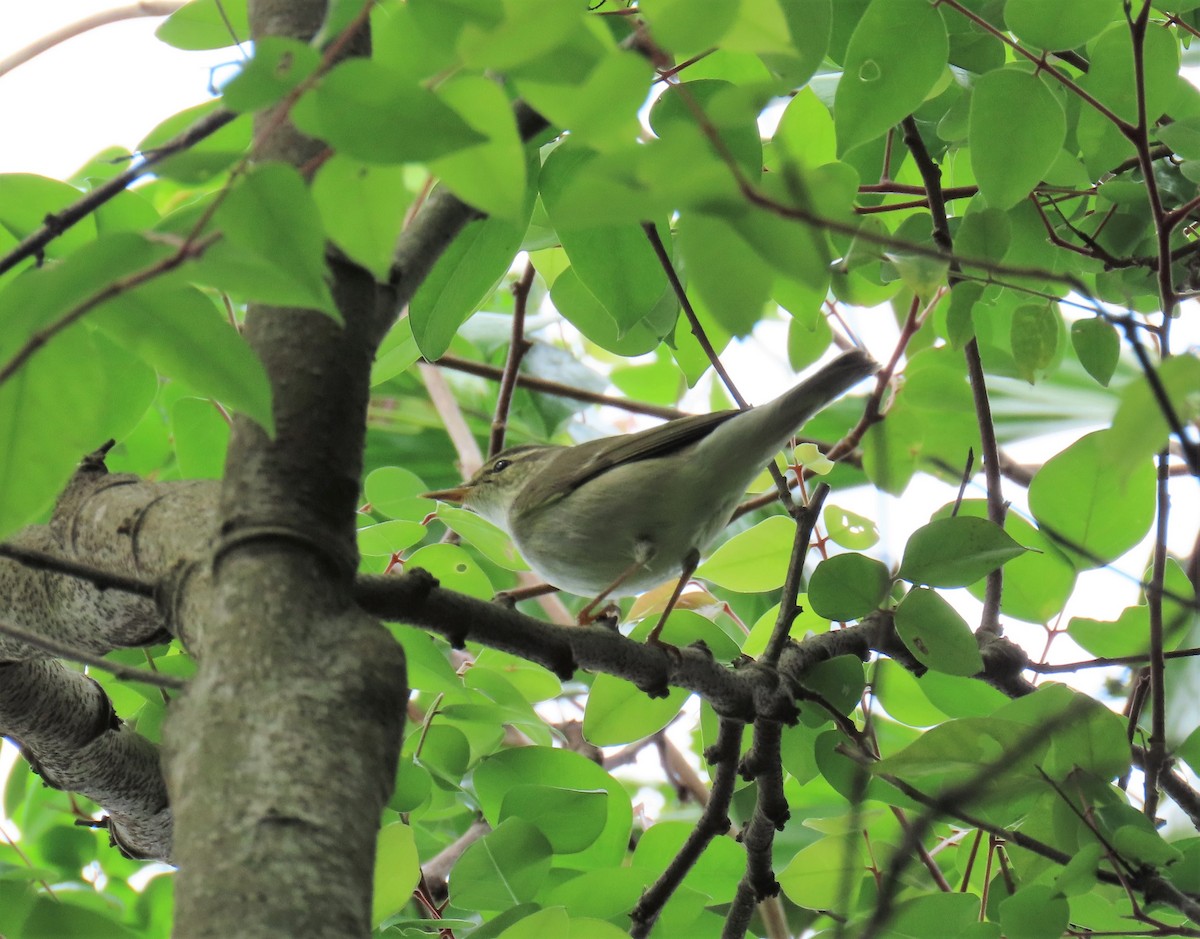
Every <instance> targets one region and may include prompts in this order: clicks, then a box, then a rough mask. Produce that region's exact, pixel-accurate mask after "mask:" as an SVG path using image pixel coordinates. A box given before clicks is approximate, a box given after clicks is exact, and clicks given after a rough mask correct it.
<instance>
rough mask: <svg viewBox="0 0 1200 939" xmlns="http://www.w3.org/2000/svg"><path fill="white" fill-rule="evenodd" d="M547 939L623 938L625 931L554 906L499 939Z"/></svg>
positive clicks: (541, 911) (503, 933) (528, 917)
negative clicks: (553, 938)
mask: <svg viewBox="0 0 1200 939" xmlns="http://www.w3.org/2000/svg"><path fill="white" fill-rule="evenodd" d="M570 908H571V909H574V907H570ZM489 925H490V924H489ZM546 936H564V937H565V936H570V939H624V936H625V932H624V930H621V929H618V928H617V927H616V926H614V925H613V924H612V923H609V922H605V921H604V920H600V919H587V918H581V917H578V916H572V915H571V914H569V913H568V912H567V910H566V909H564V908H563V907H560V906H555V907H551V908H550V909H543V910H538V911H537V912H536V913H532V914H531V915H529V916H526V917H525V918H524V919H522V920H521V921H520V922H518V923H514V924H513V925H512V926H509V927H508V928H507V929H505V930H504V932H502V933H500V934H499V935H498V936H497V937H496V939H545V937H546Z"/></svg>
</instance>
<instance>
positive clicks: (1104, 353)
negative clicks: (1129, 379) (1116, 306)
mask: <svg viewBox="0 0 1200 939" xmlns="http://www.w3.org/2000/svg"><path fill="white" fill-rule="evenodd" d="M1071 345H1073V346H1074V347H1075V355H1077V356H1078V357H1079V362H1080V364H1081V365H1083V367H1084V368H1085V369H1087V373H1088V374H1089V375H1091V376H1092V378H1094V379H1096V381H1098V382H1099V383H1100V384H1101V385H1103V386H1104V387H1105V388H1107V387H1108V383H1109V381H1110V380H1111V379H1112V376H1113V372H1115V371H1116V369H1117V360H1118V359H1119V358H1120V355H1121V340H1120V338H1119V337H1118V336H1117V328H1116V327H1115V326H1114V325H1113V324H1112V323H1110V322H1109V321H1108V320H1106V319H1104V317H1102V316H1094V317H1092V318H1091V319H1086V320H1076V321H1075V322H1074V323H1072V324H1071Z"/></svg>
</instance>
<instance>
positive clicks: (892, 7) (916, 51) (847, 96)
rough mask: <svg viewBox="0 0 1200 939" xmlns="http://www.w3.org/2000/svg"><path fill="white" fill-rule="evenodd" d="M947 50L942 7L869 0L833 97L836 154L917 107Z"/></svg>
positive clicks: (916, 0)
mask: <svg viewBox="0 0 1200 939" xmlns="http://www.w3.org/2000/svg"><path fill="white" fill-rule="evenodd" d="M949 52H950V43H949V40H948V39H947V38H946V24H945V23H944V22H943V21H942V14H941V11H940V10H939V9H938V8H937V7H936V6H934V5H933V4H931V3H929V2H928V0H872V2H871V5H870V6H868V7H867V9H866V12H865V13H864V14H863V16H862V18H861V19H860V20H859V21H858V25H857V26H856V27H855V29H854V34H853V36H851V38H850V45H849V47H848V48H847V50H846V59H845V65H844V71H843V73H842V78H841V81H839V82H838V86H837V94H836V96H835V98H834V105H833V119H834V124H835V125H836V127H837V135H838V154H839V155H840V154H844V153H846V152H847V151H849V150H850V149H852V148H853V147H855V146H857V145H858V144H860V143H865V142H866V141H868V140H872V139H874V138H875V137H878V136H880V135H881V134H883V133H885V132H886V131H887V130H888V128H890V127H891V126H892V125H894V124H896V123H898V122H899V121H900V120H901V119H903V118H904V117H907V116H908V115H909V114H911V113H912V112H913V111H915V110H916V108H917V106H918V105H919V104H920V103H921V102H922V101H923V100H925V96H926V95H927V94H928V93H929V92H930V90H931V89H932V88H933V86H934V84H935V83H936V82H937V80H938V79H939V78H940V77H941V76H942V72H943V71H944V70H945V68H946V58H947V56H948V55H949Z"/></svg>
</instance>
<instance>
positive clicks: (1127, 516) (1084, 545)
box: [1029, 431, 1154, 570]
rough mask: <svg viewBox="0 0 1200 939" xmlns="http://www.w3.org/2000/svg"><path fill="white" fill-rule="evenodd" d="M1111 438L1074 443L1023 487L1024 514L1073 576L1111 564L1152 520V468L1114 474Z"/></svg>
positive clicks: (1145, 465) (1143, 465)
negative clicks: (1030, 517) (1065, 560)
mask: <svg viewBox="0 0 1200 939" xmlns="http://www.w3.org/2000/svg"><path fill="white" fill-rule="evenodd" d="M1111 433H1112V431H1097V432H1095V433H1091V434H1088V435H1086V436H1084V437H1081V438H1079V440H1077V441H1075V442H1074V443H1073V444H1071V445H1070V446H1069V447H1067V449H1065V450H1063V451H1062V452H1061V453H1059V454H1058V455H1057V456H1054V457H1051V458H1050V460H1048V461H1047V462H1046V463H1045V464H1043V466H1042V468H1041V469H1040V470H1038V472H1037V474H1036V475H1035V476H1034V477H1033V481H1032V482H1031V483H1030V484H1029V510H1030V511H1031V512H1032V513H1033V515H1034V517H1035V518H1036V519H1037V521H1038V524H1039V526H1041V528H1042V530H1043V531H1044V532H1045V533H1046V535H1047V537H1049V538H1050V539H1051V540H1052V541H1054V543H1055V544H1057V545H1058V547H1059V548H1060V549H1061V550H1062V552H1063V553H1064V554H1066V555H1067V557H1068V558H1069V559H1070V561H1071V563H1072V564H1074V565H1075V567H1076V569H1078V570H1089V569H1090V568H1093V567H1099V566H1101V565H1103V564H1107V563H1108V562H1109V561H1113V560H1116V559H1117V558H1118V557H1120V556H1121V555H1122V554H1124V553H1125V552H1126V551H1128V550H1129V549H1130V548H1132V547H1133V546H1134V545H1136V544H1137V543H1138V542H1139V541H1141V540H1142V537H1143V536H1144V535H1145V534H1146V532H1147V531H1149V529H1150V523H1151V521H1153V519H1154V466H1153V464H1152V463H1151V462H1150V461H1149V460H1143V461H1141V462H1140V463H1139V464H1138V465H1137V466H1136V467H1135V468H1134V469H1133V470H1132V471H1131V472H1129V473H1127V474H1125V475H1121V474H1118V473H1114V472H1113V468H1112V466H1111V465H1110V457H1109V454H1110V452H1111V451H1110V445H1111V443H1112V442H1113V441H1112V438H1111V436H1110V435H1111Z"/></svg>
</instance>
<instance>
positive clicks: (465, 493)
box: [424, 349, 879, 641]
mask: <svg viewBox="0 0 1200 939" xmlns="http://www.w3.org/2000/svg"><path fill="white" fill-rule="evenodd" d="M878 368H879V366H878V364H877V363H876V362H875V361H874V360H873V359H871V357H870V356H869V355H867V354H866V353H865V352H863V351H861V350H857V349H856V350H851V351H850V352H846V353H844V354H842V355H840V356H839V357H838V358H836V359H834V360H833V361H831V362H829V363H828V364H827V365H824V366H823V367H822V368H820V369H819V370H818V371H816V372H815V373H814V374H813V375H811V376H810V377H809V378H806V379H805V380H804V381H802V382H800V383H799V384H797V385H795V386H794V387H793V388H791V389H790V390H788V391H785V392H784V393H783V394H781V395H780V396H779V397H777V398H775V399H774V400H772V401H768V402H767V403H766V404H762V405H759V406H757V407H751V408H746V409H743V410H728V411H718V412H714V413H711V414H697V415H691V416H688V417H681V418H677V419H675V420H671V421H667V422H666V423H664V424H661V425H659V426H657V427H651V428H649V429H647V430H641V431H637V432H635V433H630V434H621V435H619V436H614V437H603V438H600V439H597V440H589V441H587V442H585V443H579V444H574V445H565V446H563V445H549V444H525V445H520V446H515V447H509V448H508V449H505V450H503V451H501V452H500V453H497V454H496V455H495V456H493V457H491V458H490V459H489V460H488V461H487V462H486V463H484V465H483V466H482V467H481V468H480V469H479V471H478V472H477V473H475V475H474V476H472V477H471V478H470V479H469V480H467V481H466V482H464V483H462V484H460V485H458V486H455V487H452V488H449V489H441V490H436V491H433V492H427V493H424V496H425V497H426V498H431V499H438V500H442V501H447V502H453V503H459V504H462V505H464V506H465V507H466V508H468V509H471V510H473V511H474V512H476V513H477V514H479V515H481V516H483V517H484V518H485V519H487V520H488V521H490V522H492V523H493V524H495V525H496V526H498V527H499V528H501V529H502V530H504V531H505V532H506V533H507V534H508V535H509V536H510V537H511V538H512V540H513V542H514V543H515V544H516V546H517V549H518V550H519V551H520V552H521V555H522V556H523V557H524V558H525V560H526V561H527V562H528V564H529V566H530V568H531V569H532V570H533V572H534V573H535V574H537V575H538V576H539V577H541V578H542V579H543V580H545V581H546V582H547V583H549V584H551V585H552V586H554V587H557V588H559V589H561V590H565V591H567V592H569V593H572V594H575V595H577V596H582V597H594V598H595V599H594V600H592V602H591V603H589V604H588V605H587V606H586V607H584V610H583V611H581V613H580V622H587V621H588V620H587V616H588V615H590V612H591V610H593V609H594V608H595V607H596V606H597V605H598V604H599V603H600V602H602V601H603V600H604V599H606V598H610V597H622V596H631V595H634V594H638V593H642V592H644V591H645V590H648V589H650V588H651V587H654V586H657V585H658V584H661V583H663V582H665V581H666V580H668V579H669V578H672V577H677V578H679V580H678V582H677V586H676V590H675V595H674V597H673V598H672V600H671V601H669V602H668V605H667V610H666V612H664V614H663V615H662V617H661V618H660V620H659V623H658V625H657V626H656V627H655V629H654V630H653V631H652V633H651V639H652V640H654V641H657V637H658V633H659V631H660V630H661V627H662V625H663V623H664V622H665V619H666V613H669V611H670V609H671V607H672V606H673V605H674V601H675V600H677V599H678V596H679V593H680V592H681V591H682V589H683V587H684V586H685V584H686V583H687V580H688V579H690V577H691V575H692V573H694V571H695V568H696V565H697V564H698V563H699V559H700V555H701V553H702V552H703V551H704V549H705V548H707V547H708V546H709V545H710V544H711V543H712V542H713V540H714V539H716V537H717V535H718V534H720V532H721V530H722V529H723V528H724V527H725V526H726V525H727V524H728V523H729V521H730V519H731V518H732V517H733V513H734V511H735V510H736V509H737V506H738V504H739V502H740V501H741V499H742V497H743V496H744V495H745V493H746V489H747V487H748V486H749V485H750V483H751V482H752V481H753V480H754V479H755V477H757V476H758V474H759V473H760V472H762V470H763V468H764V466H766V464H767V463H768V462H769V461H770V460H771V459H772V458H773V456H774V454H775V453H777V452H778V451H779V450H781V449H782V448H783V446H784V445H785V443H786V442H787V441H788V440H789V439H790V438H791V437H792V435H793V434H794V432H795V431H796V429H797V428H798V427H799V426H800V425H801V424H803V423H804V422H805V421H807V420H808V419H809V418H810V417H812V416H813V415H814V414H816V413H817V412H818V411H820V410H821V409H822V408H824V407H825V406H826V405H828V404H830V403H831V402H833V401H834V400H836V399H837V398H839V397H840V396H841V395H842V394H843V393H845V392H846V391H848V390H849V389H850V388H852V387H853V386H854V385H856V384H858V383H859V382H860V381H862V380H863V379H865V378H867V377H869V376H870V375H872V374H874V372H876V371H877V370H878Z"/></svg>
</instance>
